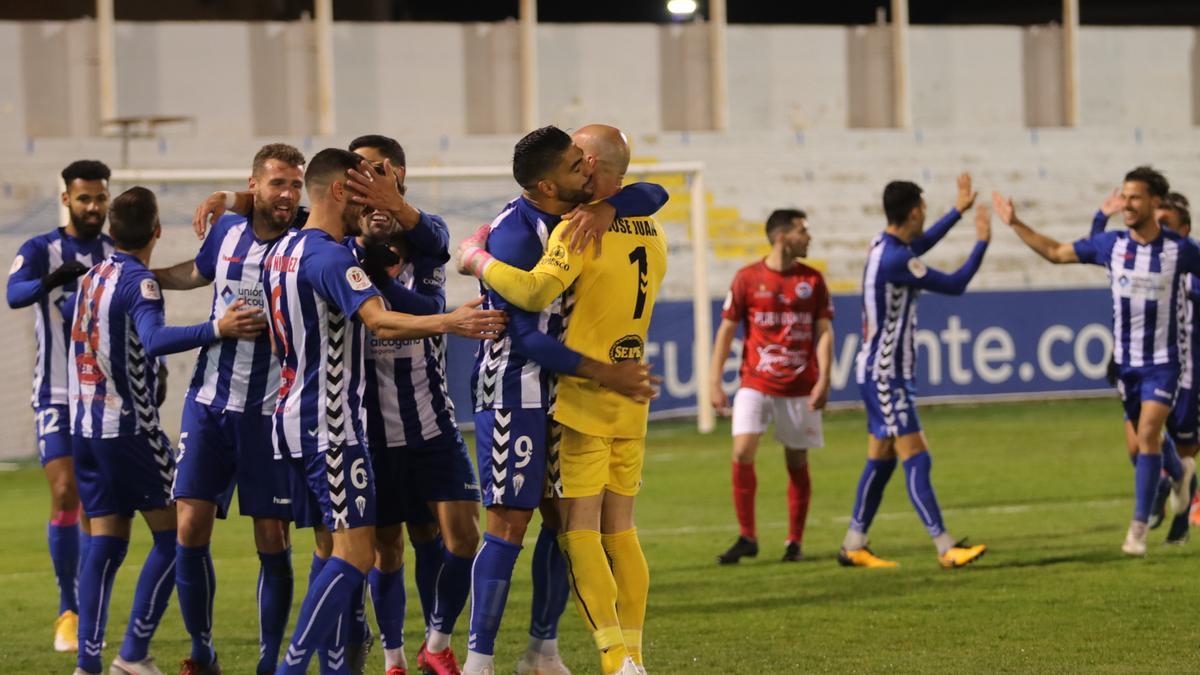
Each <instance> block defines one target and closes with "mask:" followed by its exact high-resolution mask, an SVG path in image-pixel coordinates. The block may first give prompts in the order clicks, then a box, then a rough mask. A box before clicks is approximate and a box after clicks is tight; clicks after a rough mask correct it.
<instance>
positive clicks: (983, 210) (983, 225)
mask: <svg viewBox="0 0 1200 675" xmlns="http://www.w3.org/2000/svg"><path fill="white" fill-rule="evenodd" d="M975 238H976V239H978V240H979V241H991V240H992V210H991V209H989V208H988V206H987V204H980V205H979V208H977V209H975Z"/></svg>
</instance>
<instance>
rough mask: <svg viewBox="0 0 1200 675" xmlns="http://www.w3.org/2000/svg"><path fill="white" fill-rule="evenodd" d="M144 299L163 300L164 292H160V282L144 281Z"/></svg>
mask: <svg viewBox="0 0 1200 675" xmlns="http://www.w3.org/2000/svg"><path fill="white" fill-rule="evenodd" d="M142 297H143V298H145V299H147V300H162V291H160V290H158V282H157V281H155V280H153V279H142Z"/></svg>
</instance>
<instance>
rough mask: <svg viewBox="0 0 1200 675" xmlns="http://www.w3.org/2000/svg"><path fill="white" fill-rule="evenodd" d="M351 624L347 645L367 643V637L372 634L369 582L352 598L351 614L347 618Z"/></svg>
mask: <svg viewBox="0 0 1200 675" xmlns="http://www.w3.org/2000/svg"><path fill="white" fill-rule="evenodd" d="M346 618H347V620H348V621H349V622H350V623H349V625H348V626H347V628H348V630H347V632H346V640H347V644H351V645H355V646H357V645H361V644H362V643H364V642H366V641H367V636H368V635H370V634H371V629H370V627H368V626H367V580H366V579H365V578H364V579H363V582H362V583H361V584H359V585H358V588H357V589H355V591H354V595H352V596H351V597H350V613H349V614H347V616H346Z"/></svg>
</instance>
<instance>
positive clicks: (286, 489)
mask: <svg viewBox="0 0 1200 675" xmlns="http://www.w3.org/2000/svg"><path fill="white" fill-rule="evenodd" d="M273 419H274V418H272V417H271V416H270V415H262V414H258V413H240V412H235V411H225V410H219V409H217V408H213V407H212V406H208V405H205V404H203V403H197V402H196V401H195V400H193V399H191V398H190V397H189V398H188V399H186V400H185V401H184V403H183V424H182V431H181V432H180V433H179V452H178V454H176V456H175V462H176V469H175V488H174V493H173V496H174V498H175V499H181V498H188V499H202V500H204V501H206V502H213V503H214V504H216V505H217V516H218V517H220V518H224V517H225V516H226V515H227V514H228V512H229V502H230V500H231V499H232V498H233V489H234V486H235V485H236V486H240V487H239V488H238V510H239V511H240V512H241V514H242V515H243V516H251V517H254V518H277V519H279V520H288V521H291V520H296V517H297V513H296V510H297V509H296V506H297V505H298V504H299V503H300V502H301V501H302V498H303V497H305V496H306V495H307V489H306V488H305V486H304V478H303V476H302V475H301V474H300V473H298V472H297V471H296V470H295V469H294V468H293V467H292V465H291V464H290V463H288V462H284V461H280V460H276V459H275V450H274V447H273V446H272V444H271V424H272V420H273Z"/></svg>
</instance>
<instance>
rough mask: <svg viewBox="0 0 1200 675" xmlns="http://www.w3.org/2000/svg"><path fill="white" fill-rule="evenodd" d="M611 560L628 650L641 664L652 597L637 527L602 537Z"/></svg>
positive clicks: (622, 632)
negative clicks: (648, 607) (645, 627)
mask: <svg viewBox="0 0 1200 675" xmlns="http://www.w3.org/2000/svg"><path fill="white" fill-rule="evenodd" d="M600 540H601V542H602V543H603V544H604V551H605V552H606V553H607V554H608V558H609V560H611V561H612V574H613V578H614V580H615V581H616V584H617V619H618V621H620V623H621V635H622V637H623V639H624V640H625V648H626V649H627V650H628V651H629V655H630V656H631V657H633V660H634V662H635V663H637V664H641V663H642V626H643V625H645V621H646V598H647V596H649V594H650V568H649V567H648V566H647V565H646V556H645V555H643V554H642V544H641V542H640V541H638V536H637V528H631V529H628V530H625V531H624V532H617V533H616V534H605V535H602V536H601V537H600Z"/></svg>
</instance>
